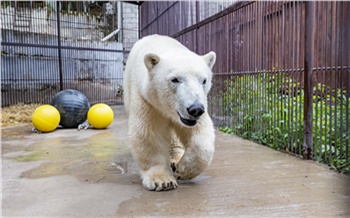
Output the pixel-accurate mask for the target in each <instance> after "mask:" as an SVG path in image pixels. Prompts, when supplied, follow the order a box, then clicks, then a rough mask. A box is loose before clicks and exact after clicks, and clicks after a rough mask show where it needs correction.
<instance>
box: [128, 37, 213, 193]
mask: <svg viewBox="0 0 350 218" xmlns="http://www.w3.org/2000/svg"><path fill="white" fill-rule="evenodd" d="M215 60H216V54H215V53H214V52H209V53H208V54H206V55H203V56H199V55H197V54H195V53H193V52H192V51H190V50H189V49H187V48H186V47H185V46H183V45H182V44H181V43H179V42H178V41H177V40H175V39H173V38H170V37H167V36H161V35H151V36H146V37H144V38H142V39H140V40H139V41H138V42H136V43H135V45H134V46H133V48H132V49H131V52H130V54H129V57H128V60H127V63H126V67H125V76H124V104H125V109H126V112H127V114H128V116H129V121H128V123H129V137H130V143H131V151H132V154H133V157H134V159H135V160H136V162H137V164H138V166H139V168H140V175H141V178H142V184H143V185H144V187H146V188H147V189H148V190H155V191H163V190H170V189H175V188H177V186H178V183H177V179H183V180H187V179H192V178H194V177H196V176H197V175H198V174H200V173H201V172H202V171H203V170H204V169H205V168H206V167H207V166H208V165H209V164H210V162H211V161H212V159H213V155H214V150H215V148H214V142H215V132H214V127H213V122H212V120H211V119H210V117H209V115H208V112H207V94H208V92H209V90H210V88H211V80H212V67H213V65H214V63H215Z"/></svg>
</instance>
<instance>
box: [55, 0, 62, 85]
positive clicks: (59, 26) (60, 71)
mask: <svg viewBox="0 0 350 218" xmlns="http://www.w3.org/2000/svg"><path fill="white" fill-rule="evenodd" d="M56 6H57V9H56V10H57V12H56V13H57V46H58V48H57V50H58V70H59V75H60V90H63V72H62V53H61V24H60V2H59V1H57V3H56Z"/></svg>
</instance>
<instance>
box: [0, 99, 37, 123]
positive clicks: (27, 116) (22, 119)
mask: <svg viewBox="0 0 350 218" xmlns="http://www.w3.org/2000/svg"><path fill="white" fill-rule="evenodd" d="M39 106H40V104H17V105H13V106H9V107H5V108H2V110H1V123H0V125H1V126H2V127H5V126H15V125H18V124H22V123H30V122H32V114H33V112H34V111H35V109H36V108H37V107H39Z"/></svg>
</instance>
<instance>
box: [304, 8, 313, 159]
mask: <svg viewBox="0 0 350 218" xmlns="http://www.w3.org/2000/svg"><path fill="white" fill-rule="evenodd" d="M314 22H315V3H314V2H313V1H308V2H305V31H304V32H305V47H304V49H305V56H304V93H305V95H304V149H305V151H304V154H303V156H304V158H305V159H311V154H312V100H313V67H314V48H315V23H314Z"/></svg>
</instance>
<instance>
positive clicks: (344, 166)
mask: <svg viewBox="0 0 350 218" xmlns="http://www.w3.org/2000/svg"><path fill="white" fill-rule="evenodd" d="M203 4H209V3H207V2H205V1H204V2H197V3H196V4H193V3H191V2H189V1H179V2H168V3H164V2H160V1H158V2H144V3H143V4H142V5H141V7H140V13H141V15H144V16H146V15H147V14H148V13H150V11H153V17H152V19H142V16H141V19H140V22H141V24H140V27H141V28H140V29H141V34H140V35H141V36H144V35H148V34H153V33H158V34H164V35H170V36H173V37H175V38H177V39H178V40H179V41H180V42H182V43H183V44H184V45H186V46H187V47H188V48H190V49H191V50H193V51H195V52H196V53H199V54H205V53H207V52H209V51H211V50H213V51H215V52H216V54H217V62H216V64H215V66H214V73H215V76H214V79H213V87H212V90H211V92H210V95H209V112H210V114H211V116H212V118H213V120H214V122H215V125H216V126H217V127H218V128H220V129H221V130H223V131H226V132H229V133H234V134H237V135H240V136H242V137H244V138H247V139H251V140H254V141H257V142H260V143H262V144H265V145H268V146H270V147H273V148H276V149H279V150H283V151H287V152H291V153H295V154H297V155H300V156H303V157H304V158H306V159H309V158H311V159H314V160H317V161H320V162H323V163H326V164H329V165H330V166H332V167H334V168H336V169H338V170H339V171H342V172H349V171H350V158H349V155H350V152H349V139H350V130H349V129H350V124H349V117H350V102H349V100H350V56H349V53H350V45H349V41H350V4H349V3H348V2H293V1H287V2H254V1H251V2H237V3H234V4H232V5H230V6H229V7H226V8H224V9H223V10H222V11H219V12H218V13H217V14H215V15H213V16H209V17H207V18H205V19H199V17H202V16H201V13H204V12H203V11H201V10H200V8H201V7H203V6H202V5H203ZM211 4H212V3H211ZM181 11H185V12H186V13H185V14H186V16H181V17H178V15H179V14H180V12H181ZM167 18H169V19H167ZM164 20H167V22H166V23H165V22H164ZM169 27H171V28H169Z"/></svg>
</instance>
